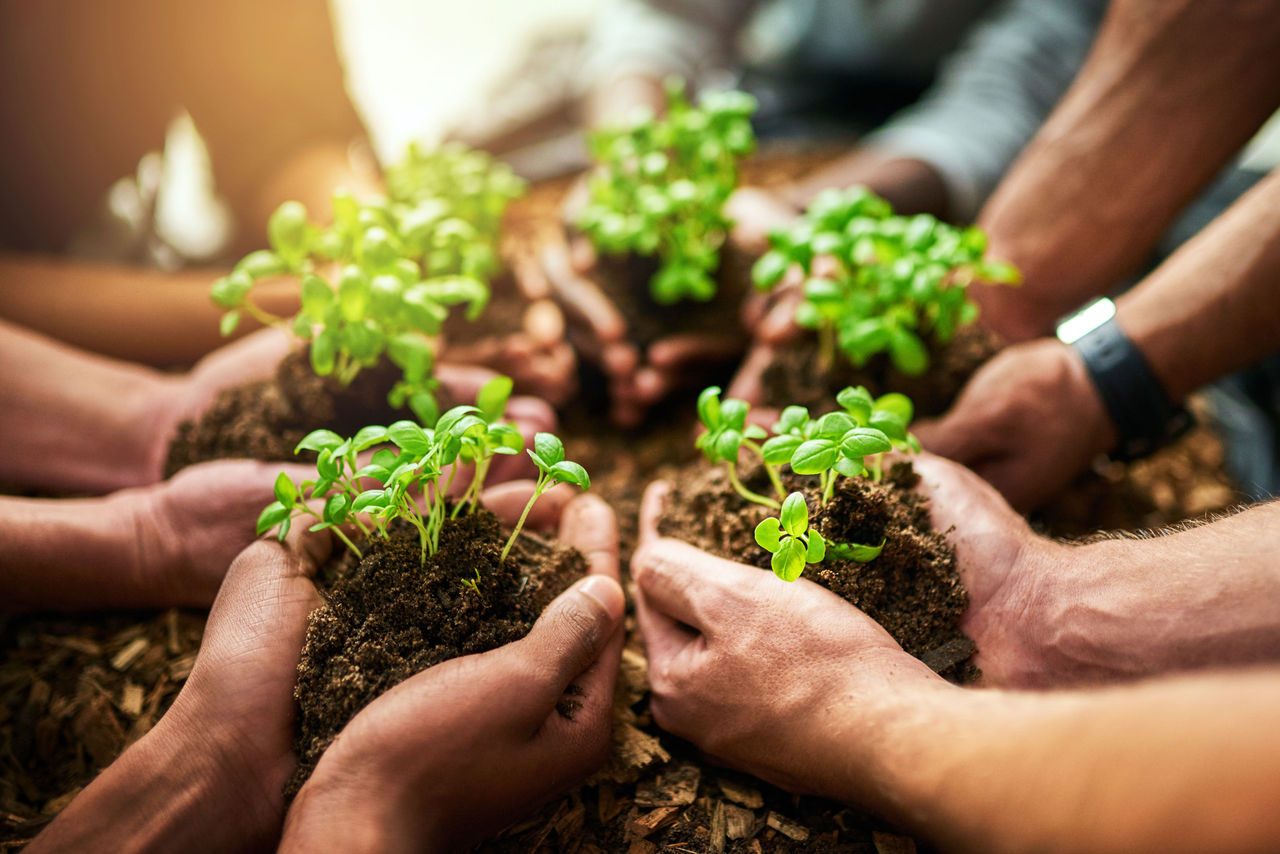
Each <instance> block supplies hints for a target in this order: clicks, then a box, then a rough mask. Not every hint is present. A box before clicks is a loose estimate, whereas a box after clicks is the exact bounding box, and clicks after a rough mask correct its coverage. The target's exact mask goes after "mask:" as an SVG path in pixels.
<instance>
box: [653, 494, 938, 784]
mask: <svg viewBox="0 0 1280 854" xmlns="http://www.w3.org/2000/svg"><path fill="white" fill-rule="evenodd" d="M667 491H668V486H667V485H666V484H664V483H655V484H653V485H651V486H650V487H649V489H648V491H647V492H646V493H645V498H644V506H643V508H642V510H641V530H640V536H641V542H640V547H639V549H638V550H637V551H636V554H635V556H634V557H633V558H632V561H631V573H632V577H633V578H634V579H635V582H636V585H637V596H636V611H637V617H638V620H639V624H640V630H641V631H642V632H643V634H644V640H645V645H646V647H647V650H648V655H649V682H650V685H651V688H652V691H653V696H652V700H651V706H650V707H651V709H652V710H653V715H654V719H655V720H656V721H657V722H658V724H659V725H660V726H662V727H663V728H664V729H667V730H669V731H671V732H673V733H675V734H676V735H678V736H680V737H682V738H686V739H688V740H690V741H692V742H693V743H694V744H695V745H697V746H698V747H699V748H700V749H702V750H703V751H705V752H706V753H708V754H710V755H711V756H712V757H714V758H715V759H717V760H719V761H721V762H725V763H727V764H729V765H731V766H733V767H735V768H739V769H741V770H743V771H747V772H749V773H751V774H754V775H756V776H758V777H761V778H762V779H765V780H768V781H769V782H771V783H774V784H776V785H779V786H782V787H784V788H786V789H789V790H791V791H796V792H804V793H815V794H821V795H825V796H828V797H835V798H841V799H844V800H848V801H856V802H859V803H864V804H875V803H878V801H879V796H878V795H877V794H876V793H877V791H878V790H879V787H880V785H881V782H882V781H881V780H880V778H879V775H880V774H881V771H882V770H883V769H882V768H881V762H880V757H879V756H878V754H877V749H878V747H879V745H880V742H881V740H882V730H881V726H882V721H883V720H884V717H883V716H884V715H885V714H886V709H888V707H890V706H892V705H894V704H898V703H901V702H903V701H904V698H908V697H914V696H916V695H917V694H919V693H920V692H923V691H931V690H938V689H939V688H941V689H944V690H945V689H947V688H948V687H949V686H947V685H946V683H943V682H942V680H941V679H939V678H938V677H937V676H936V675H935V674H934V673H933V672H932V671H930V670H929V669H928V668H927V667H926V666H925V665H924V664H923V663H921V662H920V661H918V660H916V659H914V658H912V657H911V656H909V655H907V654H906V653H905V652H903V651H902V648H901V647H899V646H898V644H897V643H896V642H894V640H893V638H891V637H890V636H889V635H888V633H887V632H885V631H884V629H882V628H881V627H880V626H878V625H877V624H876V623H874V622H873V621H872V620H871V619H870V618H868V617H867V616H866V615H865V614H863V613H862V612H861V611H859V610H858V609H857V608H855V607H854V606H852V605H850V604H849V603H848V602H846V601H845V600H843V599H841V598H840V597H838V596H836V595H835V594H834V593H831V592H830V591H828V590H826V589H824V588H822V587H819V586H818V585H816V584H814V583H813V582H811V581H808V580H804V579H802V580H800V581H797V582H794V583H787V582H785V581H781V580H780V579H778V578H777V577H776V576H774V575H773V574H772V573H769V572H765V571H762V570H760V569H757V568H755V567H751V566H746V565H743V564H737V563H733V562H731V561H727V560H722V559H720V558H717V557H714V556H712V555H709V554H707V553H706V552H702V551H699V550H698V549H695V548H694V547H693V546H690V545H689V544H687V543H683V542H680V541H679V540H674V539H669V538H661V537H659V536H658V535H657V518H658V516H659V514H660V512H661V506H662V502H663V500H664V498H665V496H666V494H667ZM837 741H839V742H840V744H837ZM842 744H843V745H844V748H843V749H842V748H841V745H842ZM845 749H847V751H848V752H844V750H845Z"/></svg>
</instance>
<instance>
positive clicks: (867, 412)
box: [836, 386, 875, 424]
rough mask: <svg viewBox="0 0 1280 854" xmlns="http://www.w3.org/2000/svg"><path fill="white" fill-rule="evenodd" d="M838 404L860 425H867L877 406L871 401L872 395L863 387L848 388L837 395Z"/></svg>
mask: <svg viewBox="0 0 1280 854" xmlns="http://www.w3.org/2000/svg"><path fill="white" fill-rule="evenodd" d="M836 403H838V404H840V406H842V407H843V408H844V410H845V411H846V412H848V413H849V414H850V415H852V416H853V417H854V418H855V419H857V421H858V423H859V424H866V423H867V421H868V420H869V419H870V418H871V410H872V408H873V407H874V405H875V403H874V401H872V399H871V393H870V392H869V391H867V390H866V389H865V388H863V387H862V386H857V387H853V386H846V387H845V388H844V389H842V390H841V391H840V393H839V394H837V395H836Z"/></svg>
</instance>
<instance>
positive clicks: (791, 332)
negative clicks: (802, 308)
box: [756, 288, 804, 344]
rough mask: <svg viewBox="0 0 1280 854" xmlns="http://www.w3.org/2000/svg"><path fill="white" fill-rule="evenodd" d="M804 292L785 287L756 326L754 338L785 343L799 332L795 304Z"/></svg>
mask: <svg viewBox="0 0 1280 854" xmlns="http://www.w3.org/2000/svg"><path fill="white" fill-rule="evenodd" d="M803 296H804V292H803V290H802V289H800V288H787V289H786V292H785V293H783V294H781V295H780V296H779V297H778V302H777V304H775V305H774V306H773V308H771V309H769V313H768V314H766V315H765V317H764V320H762V321H760V325H759V326H758V327H757V328H756V338H757V340H759V341H762V342H764V343H766V344H786V343H788V342H790V341H792V340H794V339H795V338H796V337H798V336H799V334H800V327H799V326H797V325H796V306H798V305H799V304H800V299H801V297H803Z"/></svg>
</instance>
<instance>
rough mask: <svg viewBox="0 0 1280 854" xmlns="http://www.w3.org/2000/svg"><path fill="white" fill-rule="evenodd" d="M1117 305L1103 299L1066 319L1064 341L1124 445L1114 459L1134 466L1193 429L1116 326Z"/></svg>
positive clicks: (1186, 415) (1187, 415) (1120, 444)
mask: <svg viewBox="0 0 1280 854" xmlns="http://www.w3.org/2000/svg"><path fill="white" fill-rule="evenodd" d="M1115 314H1116V308H1115V303H1113V302H1111V300H1109V299H1101V300H1097V301H1096V302H1093V303H1091V304H1089V305H1088V306H1086V307H1085V308H1083V309H1081V310H1080V311H1079V312H1077V313H1076V314H1074V315H1072V316H1071V317H1069V318H1067V319H1066V320H1064V321H1063V322H1062V323H1061V324H1059V326H1058V338H1059V339H1060V340H1061V341H1062V342H1063V343H1064V344H1068V345H1070V346H1071V347H1072V348H1074V349H1075V351H1076V352H1077V353H1079V354H1080V358H1081V359H1082V360H1083V361H1084V366H1085V369H1086V370H1088V372H1089V378H1090V379H1091V380H1093V385H1094V387H1095V388H1096V389H1097V390H1098V396H1099V397H1100V398H1102V403H1103V405H1104V406H1105V407H1106V409H1107V413H1108V414H1109V415H1110V416H1111V421H1112V422H1113V423H1114V424H1115V427H1116V433H1117V434H1118V435H1119V437H1120V440H1119V442H1118V443H1117V444H1116V447H1115V449H1114V450H1112V451H1111V453H1110V456H1111V458H1112V459H1115V460H1122V461H1125V462H1128V461H1130V460H1136V459H1140V458H1142V457H1145V456H1147V455H1149V454H1151V453H1152V452H1154V451H1156V450H1158V449H1160V448H1162V447H1164V446H1165V445H1167V444H1169V443H1170V442H1172V441H1173V440H1175V439H1177V438H1178V437H1179V436H1182V435H1183V434H1184V433H1186V432H1187V430H1189V429H1191V425H1192V417H1191V413H1189V412H1188V411H1187V410H1186V408H1185V407H1183V406H1180V405H1178V404H1175V403H1174V402H1173V401H1171V400H1170V399H1169V394H1168V392H1166V391H1165V390H1164V386H1162V385H1161V384H1160V380H1159V379H1157V378H1156V375H1155V372H1154V371H1152V370H1151V365H1150V363H1148V362H1147V358H1146V356H1144V355H1142V351H1141V350H1139V349H1138V348H1137V346H1136V345H1135V344H1134V343H1133V342H1132V341H1131V340H1129V336H1127V335H1125V334H1124V330H1122V329H1121V328H1120V326H1119V325H1118V324H1117V323H1116V319H1115Z"/></svg>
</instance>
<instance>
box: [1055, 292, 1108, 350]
mask: <svg viewBox="0 0 1280 854" xmlns="http://www.w3.org/2000/svg"><path fill="white" fill-rule="evenodd" d="M1115 316H1116V304H1115V303H1114V302H1112V301H1111V300H1110V299H1108V298H1107V297H1103V298H1102V299H1096V300H1094V301H1093V302H1091V303H1089V304H1088V305H1086V306H1085V307H1084V308H1082V309H1080V310H1079V311H1077V312H1076V313H1075V314H1073V315H1070V316H1069V317H1067V318H1066V319H1065V320H1063V321H1062V322H1061V323H1059V324H1058V330H1057V335H1058V340H1059V341H1061V342H1062V343H1063V344H1074V343H1076V342H1077V341H1079V340H1080V339H1081V338H1083V337H1084V336H1086V335H1088V334H1089V333H1090V332H1092V331H1093V330H1095V329H1097V328H1098V327H1099V326H1101V325H1102V324H1104V323H1106V322H1107V321H1108V320H1110V319H1111V318H1113V317H1115Z"/></svg>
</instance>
